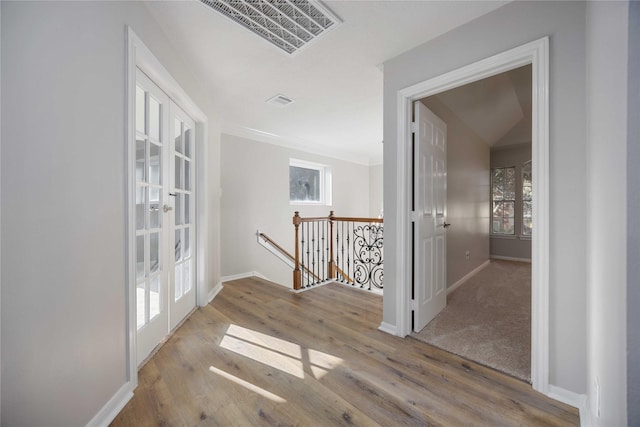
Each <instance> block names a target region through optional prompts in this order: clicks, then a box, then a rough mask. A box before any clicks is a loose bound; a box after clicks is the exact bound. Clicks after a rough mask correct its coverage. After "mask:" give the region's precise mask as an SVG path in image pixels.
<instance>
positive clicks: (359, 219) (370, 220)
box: [331, 216, 384, 224]
mask: <svg viewBox="0 0 640 427" xmlns="http://www.w3.org/2000/svg"><path fill="white" fill-rule="evenodd" d="M331 219H332V220H333V221H347V222H377V223H381V224H382V223H384V219H382V218H351V217H347V216H334V217H332V218H331Z"/></svg>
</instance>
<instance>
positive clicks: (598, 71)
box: [586, 2, 638, 426]
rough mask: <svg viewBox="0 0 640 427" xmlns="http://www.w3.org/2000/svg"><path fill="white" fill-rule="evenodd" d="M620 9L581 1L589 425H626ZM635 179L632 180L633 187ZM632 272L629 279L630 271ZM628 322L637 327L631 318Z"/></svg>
mask: <svg viewBox="0 0 640 427" xmlns="http://www.w3.org/2000/svg"><path fill="white" fill-rule="evenodd" d="M628 12H629V5H628V3H627V2H589V3H588V8H587V21H586V22H587V31H586V36H587V70H588V72H587V76H588V79H587V86H586V87H587V136H588V148H589V150H588V172H589V173H588V183H587V184H588V186H587V188H588V189H589V193H588V194H589V198H588V204H587V205H586V208H587V209H586V211H587V215H588V221H589V228H588V233H587V236H588V264H587V265H588V276H587V278H588V308H587V310H588V325H587V328H588V329H587V337H588V347H587V348H588V355H589V358H588V371H587V372H588V377H587V390H588V395H589V400H590V404H591V414H592V416H593V421H594V423H593V424H594V425H597V426H600V425H601V426H619V425H626V424H627V353H626V352H627V342H626V338H627V332H626V325H627V317H626V290H627V276H626V274H627V262H628V261H629V262H631V263H637V260H635V259H629V260H628V259H627V217H626V214H627V192H626V191H624V188H625V187H626V185H627V178H626V173H627V171H626V165H627V158H626V156H627V119H628V120H630V121H634V122H637V121H638V117H637V115H636V116H635V117H634V116H632V115H629V116H627V114H628V111H627V99H628V92H627V55H628V50H627V42H628V36H629V34H628V23H629V21H628V20H629V14H628ZM633 168H637V165H635V164H634V165H633ZM637 185H638V184H637V182H635V183H634V186H637ZM633 215H637V212H633ZM634 279H635V280H637V279H638V278H637V276H636V277H634ZM637 309H638V308H637V307H633V310H637ZM633 327H634V328H635V329H637V327H638V324H634V326H633ZM633 363H636V364H637V363H638V361H637V360H636V361H634V362H633ZM598 387H599V392H598ZM598 396H599V399H598Z"/></svg>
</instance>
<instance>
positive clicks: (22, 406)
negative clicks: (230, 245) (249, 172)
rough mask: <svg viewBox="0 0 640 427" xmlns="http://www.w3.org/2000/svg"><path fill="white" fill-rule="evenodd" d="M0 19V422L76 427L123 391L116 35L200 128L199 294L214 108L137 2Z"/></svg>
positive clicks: (121, 112) (119, 53) (121, 101)
mask: <svg viewBox="0 0 640 427" xmlns="http://www.w3.org/2000/svg"><path fill="white" fill-rule="evenodd" d="M0 8H1V11H2V12H1V19H2V23H1V26H0V27H1V31H2V33H1V43H2V49H1V54H2V61H1V62H2V70H1V73H2V82H1V84H2V88H1V92H2V106H1V112H2V130H1V132H2V147H1V148H2V153H1V160H2V165H1V172H2V177H1V183H2V189H1V196H2V200H1V203H0V205H1V209H2V212H1V220H2V224H1V233H2V259H1V272H2V278H1V282H2V290H1V293H2V297H1V303H2V308H1V314H2V320H1V325H2V334H1V336H2V420H1V423H2V425H11V426H16V425H23V426H81V425H86V424H87V423H88V422H89V421H90V420H91V419H92V418H93V417H94V416H95V415H96V414H97V413H98V411H99V410H100V409H101V408H102V407H103V406H104V405H105V404H106V403H107V402H108V401H109V400H110V399H111V398H112V397H113V396H114V395H115V393H116V392H117V391H118V390H119V389H120V388H121V387H122V386H124V385H125V383H126V381H127V363H126V361H127V358H126V356H127V334H126V329H125V315H126V312H125V309H126V306H125V300H126V298H125V293H126V289H125V261H126V260H125V248H126V242H125V215H126V212H125V183H126V180H125V165H126V162H125V105H126V104H125V102H126V100H125V46H126V44H125V26H126V25H131V26H132V28H133V30H134V31H135V32H136V34H137V35H138V36H140V38H141V39H142V40H143V42H144V43H145V44H146V45H147V46H148V47H149V48H150V49H151V50H152V51H153V52H154V54H155V55H156V57H157V58H158V59H159V60H160V62H162V63H163V64H164V65H165V67H166V68H167V69H168V71H169V72H170V73H171V74H172V75H173V76H174V78H175V79H176V80H177V81H178V83H179V84H180V85H181V86H182V87H183V88H184V90H185V91H186V92H187V93H188V94H190V96H191V97H192V99H193V100H194V101H195V102H196V103H197V104H198V105H199V107H200V108H201V109H202V110H203V111H204V112H205V114H207V116H208V117H209V144H210V145H209V155H210V158H209V159H208V165H209V171H208V173H209V181H210V182H209V185H210V189H211V193H210V194H208V200H209V204H210V207H211V210H210V214H211V217H212V223H211V224H210V226H209V231H210V235H209V236H205V238H207V243H208V245H209V248H210V252H209V253H210V259H209V263H210V264H209V265H210V274H211V278H212V279H213V280H212V281H211V282H215V281H216V280H215V277H216V275H219V273H218V272H217V271H216V268H217V266H218V262H217V260H216V257H217V256H218V254H219V250H218V247H217V243H216V239H217V238H216V233H217V222H216V221H215V218H218V217H219V215H218V213H217V209H218V203H219V201H218V199H217V194H218V188H219V185H220V183H219V178H218V171H219V166H218V162H219V158H220V156H219V132H218V130H217V129H218V124H217V122H216V118H215V117H216V113H215V111H216V110H215V107H214V106H213V105H212V104H211V101H210V100H211V97H210V96H205V93H206V92H207V91H206V90H205V89H204V87H203V86H202V85H201V84H200V83H199V81H200V80H199V79H198V77H197V76H195V75H194V74H193V70H192V69H191V68H190V67H189V64H188V63H187V62H186V61H185V60H184V58H182V57H181V55H180V53H179V50H175V49H174V48H173V47H172V43H171V40H169V39H168V38H167V37H166V35H165V34H164V32H163V30H162V28H160V27H159V26H158V24H157V23H156V21H155V20H154V19H153V17H152V16H151V15H150V14H149V12H148V11H147V8H146V7H145V6H144V4H143V3H141V2H56V1H52V2H10V1H3V2H1V4H0ZM210 285H211V283H210Z"/></svg>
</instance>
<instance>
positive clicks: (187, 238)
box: [184, 227, 191, 259]
mask: <svg viewBox="0 0 640 427" xmlns="http://www.w3.org/2000/svg"><path fill="white" fill-rule="evenodd" d="M190 234H191V228H190V227H185V229H184V258H185V259H187V258H189V257H190V256H191V246H190V244H191V242H190V240H191V239H190V237H191V236H190Z"/></svg>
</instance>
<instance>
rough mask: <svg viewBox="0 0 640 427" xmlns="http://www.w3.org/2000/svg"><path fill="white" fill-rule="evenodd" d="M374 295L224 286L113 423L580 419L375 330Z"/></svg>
mask: <svg viewBox="0 0 640 427" xmlns="http://www.w3.org/2000/svg"><path fill="white" fill-rule="evenodd" d="M381 313H382V300H381V298H380V296H378V295H375V294H371V293H366V292H362V291H359V290H355V289H350V288H348V287H346V286H344V285H338V284H331V285H325V286H320V287H317V288H314V289H312V290H309V291H307V292H303V293H299V294H296V293H293V292H290V291H289V290H287V289H286V288H283V287H281V286H278V285H274V284H271V283H269V282H267V281H264V280H262V279H256V278H248V279H241V280H237V281H234V282H230V283H227V284H225V286H224V289H223V290H222V291H221V292H220V293H219V294H218V296H217V297H216V298H215V300H214V301H213V302H212V303H211V304H209V305H208V306H207V307H203V308H200V309H198V310H196V312H194V314H193V315H192V316H191V317H190V318H189V319H188V320H187V321H186V322H185V323H184V324H183V325H182V326H181V327H180V328H179V329H178V330H177V331H176V332H175V333H174V335H173V336H172V337H171V338H170V339H169V340H168V342H167V343H166V344H165V346H164V347H163V348H161V349H160V350H159V351H158V353H157V354H156V355H155V356H154V357H153V358H152V359H151V360H150V361H149V362H148V363H147V365H145V367H144V368H143V369H142V370H141V371H140V373H139V383H140V385H139V386H138V388H137V389H136V391H135V394H134V398H133V399H132V400H131V401H130V402H129V404H127V406H126V407H125V408H124V409H123V411H122V412H121V413H120V414H119V415H118V417H117V418H116V419H115V420H114V422H113V423H112V425H113V426H127V425H167V426H168V425H185V426H187V425H188V426H191V425H200V426H218V425H219V426H227V425H232V426H254V425H260V426H262V425H264V426H268V425H300V426H333V425H363V426H369V425H371V426H375V425H384V426H395V425H410V426H415V425H445V426H448V425H507V426H509V425H531V426H534V425H553V426H569V425H578V424H579V418H578V414H577V410H575V409H574V408H571V407H569V406H567V405H564V404H562V403H559V402H556V401H553V400H551V399H548V398H547V397H545V396H543V395H541V394H539V393H536V392H534V391H533V390H532V389H531V386H530V385H528V384H525V383H523V382H521V381H519V380H516V379H514V378H512V377H508V376H506V375H503V374H501V373H499V372H497V371H494V370H492V369H489V368H486V367H484V366H480V365H477V364H475V363H473V362H470V361H468V360H465V359H463V358H460V357H458V356H455V355H452V354H450V353H446V352H444V351H442V350H439V349H437V348H435V347H431V346H429V345H427V344H424V343H422V342H419V341H417V340H414V339H412V338H406V339H401V338H398V337H393V336H391V335H388V334H385V333H383V332H380V331H378V330H377V327H378V326H379V324H380V321H381Z"/></svg>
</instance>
